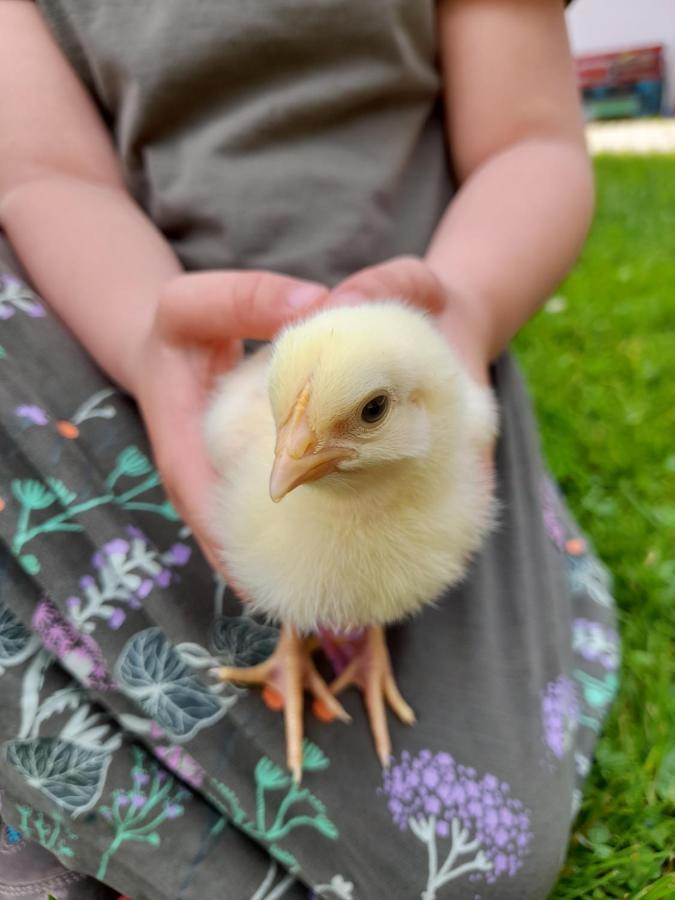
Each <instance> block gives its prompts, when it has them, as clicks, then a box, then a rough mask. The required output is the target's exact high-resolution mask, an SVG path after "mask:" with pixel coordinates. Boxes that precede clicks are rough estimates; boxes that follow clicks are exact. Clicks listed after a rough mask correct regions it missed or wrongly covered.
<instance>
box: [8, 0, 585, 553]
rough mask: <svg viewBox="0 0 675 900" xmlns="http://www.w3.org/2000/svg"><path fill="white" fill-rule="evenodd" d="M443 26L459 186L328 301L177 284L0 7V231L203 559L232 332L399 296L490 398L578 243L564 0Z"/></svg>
mask: <svg viewBox="0 0 675 900" xmlns="http://www.w3.org/2000/svg"><path fill="white" fill-rule="evenodd" d="M438 17H439V41H440V46H439V50H440V56H441V60H442V65H443V76H444V91H445V97H446V107H447V110H448V112H447V131H448V139H449V145H450V147H451V149H452V157H453V163H454V167H455V170H456V173H457V177H458V179H459V184H460V189H459V191H458V194H457V196H456V197H455V199H454V200H453V202H452V203H451V205H450V207H449V208H448V210H447V212H446V214H445V215H444V217H443V219H442V221H441V222H440V224H439V226H438V228H437V230H436V232H435V234H434V237H433V239H432V241H431V244H430V246H429V248H428V251H427V253H426V255H425V256H424V258H423V259H417V258H410V257H404V258H397V259H394V260H390V261H387V262H385V263H383V264H380V265H377V266H374V267H370V268H367V269H364V270H363V271H361V272H357V273H355V274H353V275H351V276H350V277H349V278H347V279H346V280H345V281H344V282H342V284H341V285H338V286H337V287H336V288H334V290H333V291H332V292H331V291H329V289H328V288H327V287H326V286H323V285H319V284H314V283H311V282H303V281H300V280H298V279H294V278H290V277H286V276H283V275H278V274H273V273H265V272H246V273H242V272H225V271H219V272H208V273H190V274H186V273H184V272H182V271H181V266H180V264H179V262H178V260H177V258H176V257H175V255H174V253H173V251H172V249H171V247H170V246H169V244H168V243H167V241H166V240H165V239H164V237H163V236H162V235H161V234H160V233H159V231H158V230H157V229H156V228H155V226H154V225H153V223H152V222H151V221H150V220H149V219H148V218H147V217H146V216H145V214H144V213H143V212H142V211H141V210H140V209H139V207H138V206H137V205H136V204H135V203H134V201H133V200H132V198H131V197H130V196H129V194H128V193H127V192H126V190H125V187H124V184H123V180H122V176H121V173H120V170H119V165H118V162H117V159H116V156H115V152H114V148H113V146H112V144H111V142H110V138H109V135H108V133H107V131H106V129H105V127H104V125H103V123H102V122H101V120H100V119H99V117H98V113H97V111H96V108H95V106H94V104H93V103H92V101H91V99H90V98H89V96H88V95H87V93H86V91H85V90H84V88H83V86H82V85H81V84H80V83H79V81H78V80H77V78H76V76H75V74H74V73H73V71H72V69H71V68H70V66H69V64H68V63H67V61H66V60H65V59H64V57H63V55H62V54H61V52H60V50H59V48H58V47H57V46H56V44H55V43H54V41H53V40H52V38H51V36H50V34H49V32H48V30H47V28H46V26H45V24H44V22H43V21H42V19H41V17H40V13H39V11H38V10H37V9H36V8H35V6H34V5H33V4H31V3H26V2H24V0H3V2H2V3H0V35H2V38H3V40H2V41H1V44H2V52H0V118H1V119H2V122H3V128H2V130H1V131H0V228H2V230H3V231H5V232H6V234H7V236H8V237H9V240H10V242H11V244H12V246H13V247H14V249H15V251H16V252H17V254H18V255H19V257H20V259H21V261H22V263H23V265H24V267H25V269H26V271H27V272H28V275H29V276H30V278H31V280H32V282H33V283H34V284H35V286H36V288H37V290H38V291H39V292H40V293H41V295H42V296H43V297H44V298H45V300H46V301H47V302H48V303H49V304H50V305H51V306H52V308H53V309H54V310H56V311H57V312H58V314H59V315H60V316H61V318H62V319H63V320H64V321H65V322H66V324H67V325H68V326H69V328H70V329H71V331H72V332H73V333H74V334H75V336H76V338H77V339H78V340H79V341H80V342H81V343H82V344H83V345H84V346H85V347H86V349H87V350H88V352H89V353H90V354H91V355H92V357H93V358H94V359H95V360H96V361H97V362H98V364H99V365H100V366H101V367H102V368H103V369H104V370H105V371H106V372H107V373H108V375H109V376H110V377H111V378H112V379H113V380H114V381H115V382H117V383H118V384H119V385H120V386H121V387H122V388H123V389H124V390H126V391H128V392H129V393H130V394H131V395H133V397H134V398H135V399H136V400H137V402H138V404H139V407H140V410H141V414H142V416H143V419H144V422H145V425H146V427H147V430H148V434H149V436H150V440H151V442H152V445H153V449H154V453H155V457H156V461H157V465H158V468H159V471H160V473H161V475H162V479H163V481H164V484H165V486H166V489H167V491H168V493H169V495H170V497H171V499H172V500H173V502H174V503H175V505H176V506H177V508H178V510H179V512H180V513H181V515H182V516H183V517H184V519H185V520H186V521H187V522H188V524H189V525H190V526H191V527H192V528H193V531H194V533H195V536H196V538H197V540H198V541H199V543H200V544H201V546H202V548H203V549H204V552H205V553H206V555H207V556H208V557H209V558H210V559H211V561H214V560H215V552H214V549H213V548H214V544H215V541H214V538H213V535H212V534H210V533H209V530H208V527H207V525H206V524H205V519H206V515H205V512H206V504H207V498H208V497H209V496H210V494H211V492H212V487H213V483H214V479H215V474H214V473H213V471H212V470H211V467H210V465H209V464H208V462H207V460H206V455H205V453H204V448H203V446H202V443H201V427H200V422H201V416H202V409H203V404H204V400H205V395H206V391H207V389H208V385H209V383H210V379H211V377H212V376H213V374H214V373H215V372H218V371H222V370H223V369H225V368H227V367H228V366H232V365H235V364H236V361H237V359H238V358H239V355H240V352H241V339H242V338H243V337H244V336H246V337H256V338H261V339H264V338H270V337H272V336H273V335H274V334H275V333H276V332H277V331H278V329H279V328H280V327H281V326H282V325H284V324H285V323H286V322H288V321H292V320H294V319H296V318H298V317H301V316H303V315H306V314H307V312H308V311H311V310H312V309H314V308H318V307H319V306H321V305H322V304H325V303H327V302H347V303H349V302H354V300H355V299H364V298H365V299H368V298H381V297H382V296H388V295H389V296H392V295H395V296H405V297H407V298H408V299H409V300H410V301H412V302H414V303H415V304H417V305H419V306H422V307H424V308H428V309H430V310H431V311H432V312H434V313H435V314H437V316H438V323H439V328H441V329H442V331H443V333H444V334H445V335H446V336H447V338H448V340H449V341H450V342H451V343H452V345H453V346H454V348H455V349H456V351H457V352H458V353H459V355H460V356H461V358H462V359H463V360H464V362H465V364H466V366H467V368H468V369H469V371H470V372H471V373H472V375H473V376H474V378H475V379H476V380H478V381H481V382H483V383H485V382H487V379H488V374H487V369H488V364H489V362H490V360H492V359H493V358H494V357H495V356H496V355H497V354H498V353H499V351H500V350H501V349H502V348H503V347H504V346H505V345H506V344H507V343H508V341H509V340H510V338H511V337H512V336H513V335H514V334H515V332H516V331H517V330H518V328H519V327H520V326H521V325H522V324H523V323H524V322H525V321H526V320H527V319H528V318H529V317H530V316H531V315H532V314H533V313H534V311H535V310H536V309H537V307H538V306H539V305H540V304H541V302H542V301H543V300H544V299H545V298H546V296H548V294H549V292H550V291H551V289H552V288H553V287H554V286H555V285H556V284H557V283H558V282H559V281H560V279H561V278H562V277H563V276H564V274H565V272H566V271H567V270H568V268H569V267H570V266H571V264H572V263H573V261H574V259H575V257H576V255H577V253H578V250H579V248H580V246H581V244H582V241H583V238H584V236H585V233H586V230H587V228H588V224H589V221H590V217H591V211H592V205H593V189H592V177H591V170H590V165H589V161H588V158H587V155H586V151H585V146H584V139H583V130H582V124H581V116H580V112H579V106H578V100H577V94H576V87H575V81H574V74H573V70H572V64H571V59H570V55H569V48H568V44H567V37H566V32H565V27H564V17H563V5H562V0H442V2H440V3H439V4H438ZM476 47H479V48H480V53H477V52H476V51H475V48H476ZM55 135H58V140H55V138H54V136H55ZM63 223H67V226H68V227H67V228H64V227H63ZM92 298H95V301H94V300H93V299H92ZM185 301H189V302H185ZM167 396H171V397H172V403H170V404H168V403H166V397H167ZM186 459H189V460H190V465H189V466H186V465H184V461H185V460H186Z"/></svg>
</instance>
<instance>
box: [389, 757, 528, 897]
mask: <svg viewBox="0 0 675 900" xmlns="http://www.w3.org/2000/svg"><path fill="white" fill-rule="evenodd" d="M384 792H385V793H386V794H387V796H388V804H387V805H388V807H389V812H390V813H391V816H392V819H393V820H394V822H395V824H396V825H398V827H399V828H400V830H401V831H406V830H410V831H411V832H412V833H413V834H414V835H415V837H416V838H417V839H418V840H420V841H422V843H424V844H426V846H427V851H428V858H429V870H428V877H427V883H426V888H425V890H424V891H423V893H422V900H433V898H435V897H436V893H437V891H438V889H439V888H440V887H442V885H444V884H446V883H447V882H449V881H452V880H453V879H455V878H459V877H461V876H463V875H469V876H470V878H472V879H473V878H479V877H483V878H484V879H485V881H487V882H489V883H493V882H494V881H496V880H497V879H498V878H500V877H502V876H513V875H515V874H516V872H517V871H518V869H519V868H520V867H521V865H522V860H523V858H524V857H525V855H526V854H527V852H528V850H529V845H530V841H531V839H532V833H531V831H530V814H529V812H528V810H526V809H525V807H524V806H523V804H522V803H521V801H520V800H517V799H516V798H514V797H511V796H510V788H509V785H508V784H506V782H503V781H502V782H500V781H499V779H498V778H497V777H496V776H494V775H491V774H487V775H484V776H483V777H482V778H479V777H478V774H477V773H476V770H475V769H472V768H470V767H466V766H462V765H458V764H457V763H456V762H455V760H454V759H453V758H452V756H450V754H449V753H436V754H433V753H432V752H431V751H430V750H422V751H421V752H420V753H419V754H418V755H417V756H415V757H413V756H411V755H410V754H409V753H407V752H404V753H403V754H402V755H401V760H400V762H399V763H395V764H394V765H392V766H391V768H389V769H388V770H387V771H386V772H385V773H384ZM448 838H450V849H449V853H448V855H447V857H446V859H445V861H444V862H443V863H442V864H441V865H439V852H438V846H437V844H438V840H439V839H442V840H446V839H448Z"/></svg>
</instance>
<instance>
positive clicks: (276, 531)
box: [205, 301, 497, 780]
mask: <svg viewBox="0 0 675 900" xmlns="http://www.w3.org/2000/svg"><path fill="white" fill-rule="evenodd" d="M496 418H497V417H496V409H495V404H494V401H493V398H492V394H491V392H490V391H489V390H487V389H485V388H482V387H480V386H478V385H477V384H475V383H474V382H473V381H472V380H471V379H470V378H469V376H468V375H467V374H466V373H465V371H464V370H463V368H462V367H461V365H460V364H459V362H458V361H457V359H456V357H455V355H454V354H453V352H452V351H451V349H450V347H449V345H448V343H447V341H446V340H445V338H443V337H442V336H441V335H440V334H439V333H438V331H437V330H436V328H435V327H434V325H433V323H432V321H431V320H430V319H429V318H427V317H426V316H425V315H424V314H422V313H420V312H418V311H416V310H414V309H412V308H410V307H408V306H406V305H405V303H403V302H402V301H383V302H378V303H371V304H367V305H363V306H356V307H341V308H334V309H327V310H324V311H322V312H320V313H318V314H316V315H314V316H313V317H312V318H310V319H308V320H306V321H304V322H302V323H301V324H299V325H295V326H292V327H290V328H288V329H286V330H285V331H283V332H282V333H281V334H280V335H279V336H278V338H277V339H276V341H275V342H274V344H273V345H272V346H271V347H266V348H264V349H263V350H261V351H258V352H257V353H256V354H254V355H253V356H252V357H250V358H249V359H247V360H245V361H244V362H243V363H242V364H241V365H240V366H239V367H238V368H237V369H235V370H234V371H232V372H230V373H229V374H227V375H226V376H224V377H223V378H222V380H221V381H220V382H219V384H218V386H217V388H216V390H215V391H214V394H213V397H212V400H211V402H210V405H209V407H208V410H207V413H206V418H205V438H206V445H207V448H208V451H209V454H210V456H211V459H212V462H213V464H214V466H215V467H216V469H217V470H218V472H219V473H220V477H221V482H220V487H219V496H218V502H217V507H216V510H215V515H216V527H217V532H218V534H219V535H220V538H221V542H222V544H221V549H222V559H223V562H224V564H225V566H226V569H227V572H228V574H229V576H230V578H231V581H232V584H233V585H234V586H235V587H236V589H237V590H238V591H239V592H240V593H241V595H242V597H243V598H244V599H245V601H246V602H247V603H249V604H250V607H251V610H252V611H253V612H257V613H262V614H264V615H265V616H266V617H268V618H269V619H271V620H275V621H277V622H280V623H281V625H282V631H281V637H280V640H279V644H278V646H277V649H276V651H275V653H274V654H273V656H272V657H270V659H268V660H267V661H266V662H264V663H262V664H261V665H258V666H255V667H252V668H250V669H233V668H223V669H219V670H215V672H216V673H217V674H218V675H219V676H220V677H221V678H223V679H227V680H233V681H240V682H244V683H261V684H264V685H266V686H267V687H268V688H270V687H271V688H273V689H274V691H275V692H276V693H277V694H278V695H281V697H282V698H283V705H284V713H285V724H286V736H287V751H288V765H289V768H290V769H291V771H292V772H293V775H294V777H295V778H296V780H299V778H300V773H301V770H302V706H303V690H305V689H306V690H309V691H310V692H311V693H312V694H313V695H314V697H315V698H316V699H317V700H318V701H320V702H321V704H323V707H324V708H325V709H326V710H327V711H328V713H329V714H330V715H331V716H337V717H339V718H341V719H344V720H347V719H348V718H349V717H348V716H347V713H346V712H345V710H344V708H343V707H342V705H341V704H340V703H339V701H338V700H337V699H336V695H337V694H339V693H340V692H341V691H342V690H344V688H345V687H347V686H348V685H349V684H353V683H356V684H358V685H359V686H360V687H361V689H362V690H363V693H364V698H365V702H366V707H367V710H368V715H369V719H370V723H371V729H372V732H373V736H374V740H375V745H376V749H377V753H378V756H379V758H380V760H381V761H382V764H383V765H387V762H388V759H389V756H390V754H391V743H390V739H389V734H388V729H387V723H386V713H385V701H386V702H387V703H389V705H390V706H391V707H392V708H393V709H394V711H395V712H396V713H397V714H398V715H399V717H400V718H401V719H402V720H403V721H404V722H408V723H412V722H413V721H414V718H415V717H414V713H413V711H412V710H411V708H410V707H409V706H408V704H407V703H406V702H405V700H404V699H403V698H402V697H401V695H400V693H399V691H398V688H397V686H396V683H395V681H394V678H393V675H392V671H391V665H390V661H389V655H388V652H387V648H386V642H385V639H384V630H383V628H384V626H386V625H388V624H390V623H392V622H396V621H399V620H401V619H404V618H406V617H408V616H410V615H412V614H413V613H415V612H417V611H418V610H419V609H421V608H422V607H423V606H424V605H425V604H428V603H431V602H433V601H434V600H435V599H436V598H438V596H439V595H440V594H441V592H442V591H443V590H444V589H445V588H446V587H448V586H449V585H451V584H454V583H455V582H457V581H458V580H459V579H460V578H461V577H462V575H463V574H464V571H465V568H466V564H467V561H468V558H469V556H470V555H471V554H472V553H473V552H474V551H475V550H476V549H477V548H478V546H479V545H480V542H481V539H482V538H483V536H484V535H485V533H486V532H487V530H488V529H489V527H490V525H491V522H492V518H493V515H492V492H491V485H490V479H489V477H488V476H487V474H486V470H485V465H484V457H485V451H486V449H487V447H488V446H489V444H490V443H491V441H492V440H493V439H494V435H495V432H496ZM280 501H283V502H280ZM354 628H364V629H365V636H364V639H363V640H362V642H361V645H360V650H359V653H358V654H357V656H356V657H355V658H354V659H353V660H352V662H351V663H350V664H349V665H348V666H347V668H346V669H345V670H344V671H343V672H342V673H341V675H340V676H339V677H338V678H337V680H336V681H335V682H334V683H333V684H332V685H331V686H330V688H329V687H328V686H327V685H326V684H325V682H324V681H323V679H322V678H321V676H320V675H319V674H318V672H317V670H316V668H315V667H314V664H313V662H312V659H311V652H312V649H313V647H315V646H316V642H312V641H311V640H310V639H309V636H311V635H312V634H313V633H315V632H316V631H317V630H318V629H330V630H333V631H336V632H344V631H348V630H350V629H354Z"/></svg>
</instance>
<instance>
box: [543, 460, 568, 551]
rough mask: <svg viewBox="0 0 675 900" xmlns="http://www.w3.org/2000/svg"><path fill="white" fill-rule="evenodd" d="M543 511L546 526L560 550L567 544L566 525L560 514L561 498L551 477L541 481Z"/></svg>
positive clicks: (550, 536)
mask: <svg viewBox="0 0 675 900" xmlns="http://www.w3.org/2000/svg"><path fill="white" fill-rule="evenodd" d="M541 512H542V517H543V519H544V528H545V529H546V533H547V534H548V536H549V538H550V539H551V540H552V541H553V543H554V544H555V545H556V547H557V548H558V550H562V549H563V548H564V546H565V526H564V525H563V522H562V516H561V514H560V498H559V497H558V495H557V493H556V490H555V488H554V486H553V484H552V483H551V480H550V479H549V478H544V479H543V480H542V482H541Z"/></svg>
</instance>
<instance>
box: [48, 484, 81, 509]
mask: <svg viewBox="0 0 675 900" xmlns="http://www.w3.org/2000/svg"><path fill="white" fill-rule="evenodd" d="M47 484H48V485H49V487H50V488H51V489H52V491H53V492H54V493H55V494H56V498H57V500H58V501H59V503H61V505H62V506H70V504H71V503H73V502H74V501H75V500H76V499H77V494H76V493H75V492H74V491H71V490H69V489H68V488H67V487H66V486H65V484H64V483H63V482H62V481H61V479H60V478H48V479H47Z"/></svg>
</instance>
